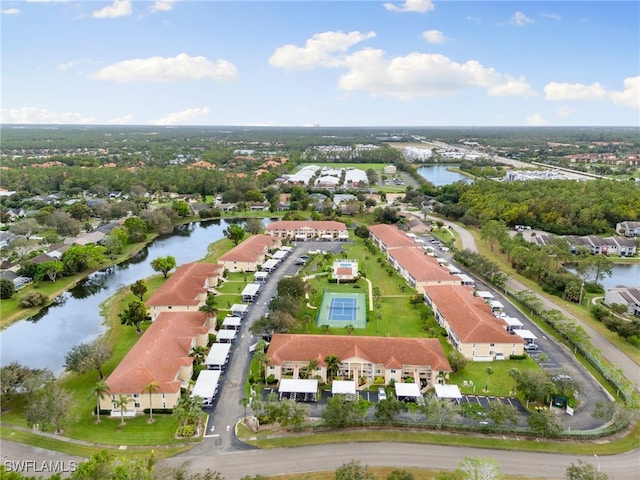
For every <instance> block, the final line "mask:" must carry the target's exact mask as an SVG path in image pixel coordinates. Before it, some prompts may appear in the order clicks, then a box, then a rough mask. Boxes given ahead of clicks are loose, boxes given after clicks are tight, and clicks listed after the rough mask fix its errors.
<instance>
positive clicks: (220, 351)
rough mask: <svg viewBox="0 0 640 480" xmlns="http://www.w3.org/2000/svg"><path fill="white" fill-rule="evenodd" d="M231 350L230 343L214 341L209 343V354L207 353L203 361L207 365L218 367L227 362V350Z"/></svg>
mask: <svg viewBox="0 0 640 480" xmlns="http://www.w3.org/2000/svg"><path fill="white" fill-rule="evenodd" d="M230 351H231V344H230V343H214V344H213V345H211V350H209V355H207V358H206V360H205V361H204V363H205V365H206V366H207V367H209V366H211V367H220V368H222V366H223V365H224V364H225V363H227V358H229V352H230Z"/></svg>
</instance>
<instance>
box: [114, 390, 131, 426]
mask: <svg viewBox="0 0 640 480" xmlns="http://www.w3.org/2000/svg"><path fill="white" fill-rule="evenodd" d="M130 402H131V397H130V396H129V395H118V397H117V398H116V399H115V400H114V401H113V405H114V406H115V407H116V408H117V409H119V410H120V426H124V425H125V423H124V412H126V411H127V410H128V407H129V403H130Z"/></svg>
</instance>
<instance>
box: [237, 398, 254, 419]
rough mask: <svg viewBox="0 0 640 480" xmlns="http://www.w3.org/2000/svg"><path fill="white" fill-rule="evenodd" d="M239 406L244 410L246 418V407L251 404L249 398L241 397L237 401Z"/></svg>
mask: <svg viewBox="0 0 640 480" xmlns="http://www.w3.org/2000/svg"><path fill="white" fill-rule="evenodd" d="M239 404H240V406H241V407H243V408H244V418H247V407H248V406H249V405H250V404H251V398H249V397H242V398H241V399H240V401H239Z"/></svg>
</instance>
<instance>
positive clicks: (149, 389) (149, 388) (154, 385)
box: [142, 381, 160, 423]
mask: <svg viewBox="0 0 640 480" xmlns="http://www.w3.org/2000/svg"><path fill="white" fill-rule="evenodd" d="M159 389H160V384H159V383H158V382H156V381H153V382H151V383H149V384H148V385H145V387H144V388H143V389H142V393H148V394H149V423H153V394H154V393H156V392H157V391H158V390H159Z"/></svg>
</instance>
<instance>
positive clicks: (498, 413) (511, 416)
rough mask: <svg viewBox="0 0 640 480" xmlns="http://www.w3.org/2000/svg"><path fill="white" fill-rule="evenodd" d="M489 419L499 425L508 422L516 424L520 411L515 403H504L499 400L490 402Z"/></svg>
mask: <svg viewBox="0 0 640 480" xmlns="http://www.w3.org/2000/svg"><path fill="white" fill-rule="evenodd" d="M488 415H489V419H491V421H492V422H493V423H494V424H496V425H498V426H501V425H504V424H505V423H507V422H510V423H512V424H513V425H516V424H517V423H518V411H517V410H516V408H515V407H514V406H513V405H510V404H506V403H502V402H501V401H499V400H495V401H492V402H489V412H488Z"/></svg>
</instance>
